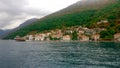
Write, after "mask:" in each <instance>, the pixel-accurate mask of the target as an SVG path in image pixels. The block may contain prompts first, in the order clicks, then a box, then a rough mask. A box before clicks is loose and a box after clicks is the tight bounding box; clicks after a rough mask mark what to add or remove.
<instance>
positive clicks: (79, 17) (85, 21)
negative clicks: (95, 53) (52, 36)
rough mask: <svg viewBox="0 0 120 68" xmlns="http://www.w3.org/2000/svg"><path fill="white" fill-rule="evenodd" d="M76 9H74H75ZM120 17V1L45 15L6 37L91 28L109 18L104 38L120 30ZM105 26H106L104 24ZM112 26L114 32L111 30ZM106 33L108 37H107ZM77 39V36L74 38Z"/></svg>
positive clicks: (103, 33)
mask: <svg viewBox="0 0 120 68" xmlns="http://www.w3.org/2000/svg"><path fill="white" fill-rule="evenodd" d="M73 11H74V10H73ZM118 19H120V1H119V0H118V2H116V3H113V4H110V5H107V6H105V7H104V8H100V9H97V10H95V9H91V10H83V11H80V12H72V13H69V14H64V15H58V16H52V17H45V18H43V19H40V20H39V21H37V22H35V23H34V24H31V25H29V26H27V27H24V28H22V29H20V30H18V31H16V32H14V33H11V34H9V35H8V36H7V37H6V39H13V38H14V37H15V36H17V35H19V36H25V35H26V34H29V33H30V32H31V31H32V32H34V33H37V32H42V31H45V30H52V29H56V28H60V29H61V28H64V27H71V26H76V25H84V26H87V27H89V28H95V27H99V26H98V25H97V24H96V22H98V21H100V20H109V22H110V24H109V25H108V26H105V28H107V29H109V30H107V31H103V32H101V35H102V36H101V37H102V38H112V36H111V34H114V33H115V32H119V31H120V24H117V23H116V20H118ZM103 27H104V26H103ZM109 27H110V28H112V32H111V31H110V30H111V29H110V28H109ZM106 34H110V35H108V37H106V36H105V35H106ZM74 39H75V38H74Z"/></svg>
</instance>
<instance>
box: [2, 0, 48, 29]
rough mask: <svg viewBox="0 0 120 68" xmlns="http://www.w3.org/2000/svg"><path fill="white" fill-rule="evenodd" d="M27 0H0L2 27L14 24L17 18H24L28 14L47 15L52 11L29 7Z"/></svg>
mask: <svg viewBox="0 0 120 68" xmlns="http://www.w3.org/2000/svg"><path fill="white" fill-rule="evenodd" d="M27 5H28V3H27V0H0V6H1V7H0V29H2V28H4V27H5V26H7V25H10V24H14V22H13V21H15V20H23V19H25V18H26V17H27V16H40V17H41V16H45V15H47V14H49V13H50V12H45V11H42V10H39V9H34V8H27V7H26V6H27Z"/></svg>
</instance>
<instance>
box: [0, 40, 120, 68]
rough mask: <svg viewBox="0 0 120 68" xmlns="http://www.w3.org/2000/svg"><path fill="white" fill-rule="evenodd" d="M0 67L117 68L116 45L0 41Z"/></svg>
mask: <svg viewBox="0 0 120 68" xmlns="http://www.w3.org/2000/svg"><path fill="white" fill-rule="evenodd" d="M0 68H120V43H115V42H97V43H95V42H15V41H3V40H0Z"/></svg>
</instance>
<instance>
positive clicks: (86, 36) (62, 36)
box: [15, 21, 120, 41]
mask: <svg viewBox="0 0 120 68" xmlns="http://www.w3.org/2000/svg"><path fill="white" fill-rule="evenodd" d="M107 22H108V21H102V22H97V24H101V23H107ZM105 30H106V29H105V28H92V29H90V28H87V27H84V26H74V27H67V28H63V29H55V30H48V31H45V32H40V33H36V34H27V35H26V36H24V37H20V36H16V37H15V40H17V41H102V39H101V38H100V32H101V31H105ZM113 36H114V38H113V40H112V41H120V33H116V34H114V35H113Z"/></svg>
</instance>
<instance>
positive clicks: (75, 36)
mask: <svg viewBox="0 0 120 68" xmlns="http://www.w3.org/2000/svg"><path fill="white" fill-rule="evenodd" d="M72 40H78V35H77V31H74V32H73V33H72Z"/></svg>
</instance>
